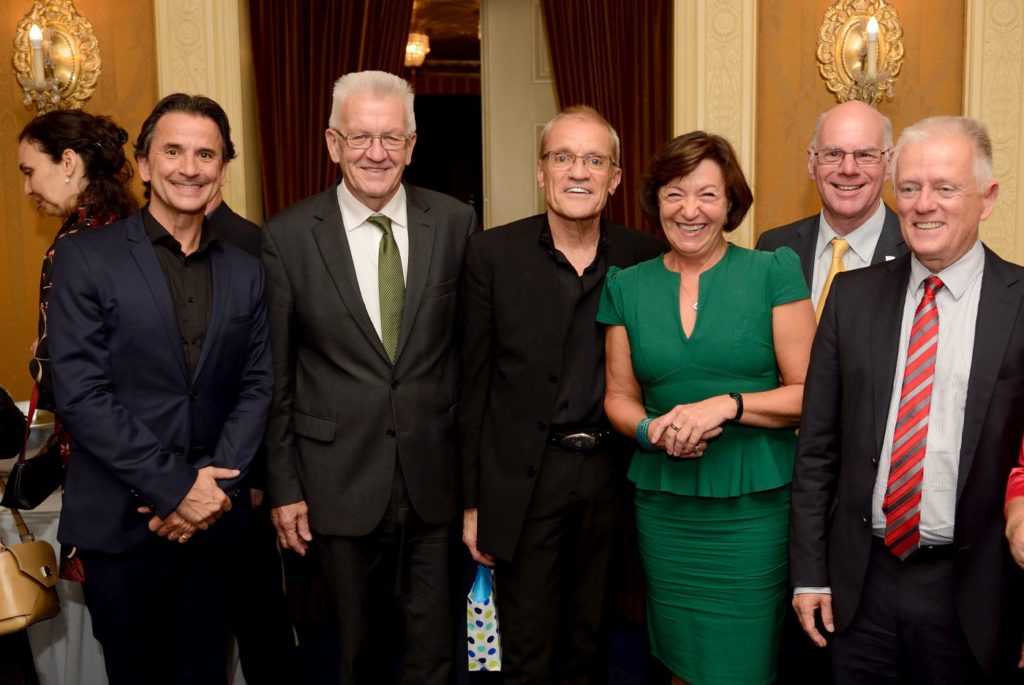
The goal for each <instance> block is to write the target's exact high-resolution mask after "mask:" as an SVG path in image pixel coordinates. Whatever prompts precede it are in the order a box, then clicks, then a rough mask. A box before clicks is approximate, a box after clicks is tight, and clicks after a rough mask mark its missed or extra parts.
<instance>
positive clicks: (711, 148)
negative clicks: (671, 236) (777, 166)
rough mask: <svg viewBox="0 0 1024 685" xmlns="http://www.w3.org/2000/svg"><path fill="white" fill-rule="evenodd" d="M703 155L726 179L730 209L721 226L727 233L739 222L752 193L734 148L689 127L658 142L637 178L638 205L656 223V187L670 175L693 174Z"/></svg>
mask: <svg viewBox="0 0 1024 685" xmlns="http://www.w3.org/2000/svg"><path fill="white" fill-rule="evenodd" d="M705 159H710V160H712V161H713V162H716V163H717V164H718V166H719V167H721V169H722V177H723V178H724V179H725V196H726V199H727V200H728V202H729V205H728V206H729V209H728V213H727V215H726V219H725V226H723V228H722V230H723V231H725V232H726V233H728V232H729V231H733V230H735V229H736V227H737V226H739V225H740V222H741V221H743V217H745V216H746V215H747V210H748V209H750V205H752V204H753V203H754V194H753V193H752V192H750V186H749V185H747V179H746V178H745V177H744V176H743V170H742V169H740V163H739V160H737V159H736V151H735V150H733V149H732V145H730V144H729V141H728V140H726V139H725V138H723V137H722V136H716V135H714V134H713V133H705V132H704V131H692V132H690V133H687V134H685V135H682V136H677V137H676V138H673V139H672V140H670V141H668V142H667V143H665V144H664V145H662V146H661V149H660V150H658V151H657V152H656V153H655V154H654V157H652V158H651V161H650V163H649V164H648V165H647V170H646V171H645V172H644V175H643V178H642V179H641V181H640V206H641V207H642V208H643V210H644V211H645V212H647V214H648V215H649V216H650V217H651V218H652V219H654V221H655V223H659V217H660V212H659V211H658V191H659V190H661V189H662V188H663V187H664V186H666V185H668V183H670V182H671V181H672V180H673V179H676V178H683V177H684V176H689V175H690V174H692V173H693V170H694V169H696V168H697V165H699V164H700V163H701V162H702V161H704V160H705Z"/></svg>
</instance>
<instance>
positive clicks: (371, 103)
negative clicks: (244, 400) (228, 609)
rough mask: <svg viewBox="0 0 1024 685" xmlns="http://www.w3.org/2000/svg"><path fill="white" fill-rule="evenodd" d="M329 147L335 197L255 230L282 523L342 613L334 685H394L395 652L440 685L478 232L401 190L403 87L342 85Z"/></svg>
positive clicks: (397, 81)
mask: <svg viewBox="0 0 1024 685" xmlns="http://www.w3.org/2000/svg"><path fill="white" fill-rule="evenodd" d="M325 136H326V139H327V148H328V150H329V152H330V155H331V159H332V160H334V162H336V163H337V164H338V165H339V167H340V168H341V172H342V176H343V179H342V181H341V182H340V183H338V184H337V185H335V186H333V187H331V188H329V189H328V190H326V191H324V192H323V193H320V194H318V195H314V196H312V197H310V198H307V199H305V200H303V201H301V202H299V203H297V204H295V205H293V206H291V207H289V208H288V209H286V210H284V211H282V212H281V213H279V214H278V215H276V216H274V217H273V218H272V219H270V220H269V221H268V222H267V224H266V226H265V227H264V229H263V258H264V262H265V264H266V265H267V274H268V279H269V302H270V322H271V340H272V346H273V350H274V379H275V389H274V407H273V410H272V414H271V419H270V426H269V428H268V433H267V447H268V454H267V457H268V465H269V473H270V481H269V486H270V496H271V504H272V506H273V507H274V508H273V510H272V517H273V519H274V522H275V524H276V525H277V529H278V537H279V540H280V542H281V545H282V546H283V547H286V548H288V549H291V550H294V551H295V552H297V553H299V554H304V553H305V550H306V548H307V546H308V545H309V543H310V542H311V541H312V540H313V539H314V536H315V538H316V541H317V544H318V546H319V549H320V551H321V553H322V556H323V559H324V571H325V575H326V578H327V584H328V587H329V589H330V590H331V592H332V594H333V598H334V600H335V602H336V605H337V615H338V619H339V625H340V635H341V670H342V673H341V675H342V682H345V683H354V684H357V685H358V684H360V683H373V684H374V685H376V684H378V683H386V682H388V681H390V680H391V676H390V674H391V671H392V670H393V668H392V664H393V663H394V658H393V656H392V648H393V647H394V645H395V642H396V641H398V640H396V637H400V636H401V637H403V638H404V639H403V640H401V641H403V642H404V653H403V659H402V681H403V682H407V683H416V684H417V685H431V684H433V683H446V682H448V681H449V679H450V678H451V675H452V661H453V658H454V649H453V647H454V646H453V644H452V636H453V635H454V627H453V624H452V615H451V614H452V612H451V606H450V605H451V601H450V598H451V593H450V591H449V576H450V569H449V566H450V564H449V537H450V535H451V534H452V523H453V522H454V521H455V520H456V517H457V514H458V499H457V492H458V471H459V467H458V458H457V451H456V445H455V426H454V424H455V407H456V397H457V391H458V388H457V377H458V368H457V356H456V345H455V341H454V329H455V316H456V311H457V309H458V308H457V300H458V293H457V287H456V286H457V283H458V277H459V271H460V269H461V266H462V260H463V254H464V251H465V246H466V241H467V240H468V239H469V236H470V235H471V234H473V233H474V232H475V231H477V230H478V224H477V220H476V214H475V213H474V212H473V209H472V208H471V207H470V206H469V205H466V204H463V203H461V202H459V201H457V200H455V199H453V198H451V197H448V196H447V195H442V194H440V193H435V192H433V191H430V190H425V189H422V188H417V187H414V186H412V185H408V184H403V183H402V174H403V172H404V170H405V167H406V165H408V164H409V162H410V161H411V160H412V151H413V147H414V146H415V144H416V120H415V117H414V114H413V94H412V89H411V88H410V87H409V85H408V83H406V82H405V81H404V80H402V79H401V78H399V77H397V76H394V75H392V74H386V73H384V72H379V71H369V72H357V73H351V74H347V75H345V76H343V77H341V78H340V79H338V81H337V83H335V87H334V105H333V108H332V111H331V117H330V125H329V128H328V129H327V130H326V132H325ZM396 604H397V608H398V609H399V612H398V613H400V614H401V618H404V626H403V627H402V628H398V629H396V628H393V627H392V626H394V625H395V617H394V616H393V614H394V613H395V612H393V611H392V610H391V609H392V608H393V607H395V605H396ZM399 625H400V624H399Z"/></svg>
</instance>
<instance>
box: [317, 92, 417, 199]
mask: <svg viewBox="0 0 1024 685" xmlns="http://www.w3.org/2000/svg"><path fill="white" fill-rule="evenodd" d="M340 114H341V116H340V121H341V125H340V133H342V134H344V135H346V136H355V135H361V134H362V135H371V136H382V135H394V136H406V135H409V133H408V124H407V122H406V117H405V103H404V102H403V101H402V98H400V97H384V98H377V97H374V96H373V95H371V94H369V93H355V94H353V95H351V96H349V97H348V99H346V100H345V102H344V103H343V104H342V106H341V111H340ZM324 135H325V136H326V138H327V150H328V151H329V152H330V155H331V159H332V160H333V161H334V162H335V163H336V164H338V165H339V166H340V167H341V175H342V176H343V177H344V179H345V186H346V187H347V188H348V189H349V192H351V193H352V195H353V196H354V197H355V198H356V199H357V200H359V201H360V202H362V203H363V204H364V205H366V206H367V207H368V208H370V209H372V210H374V211H379V210H380V209H381V208H383V207H384V205H386V204H387V203H388V202H389V201H390V200H391V198H392V197H394V196H395V193H396V192H398V188H399V187H400V186H401V185H402V174H403V173H404V172H405V167H406V166H408V165H409V163H410V162H412V150H413V148H414V147H415V146H416V134H415V133H413V134H411V135H409V142H408V143H407V144H406V146H405V147H404V148H402V149H399V150H385V149H384V147H383V146H382V145H381V140H380V138H379V137H374V138H373V140H372V142H371V143H370V147H368V148H366V149H365V150H355V149H353V148H351V147H349V145H348V144H347V143H346V142H345V141H344V139H342V137H341V136H340V135H339V132H338V131H335V130H333V129H327V131H326V132H325V134H324Z"/></svg>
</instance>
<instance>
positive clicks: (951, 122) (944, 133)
mask: <svg viewBox="0 0 1024 685" xmlns="http://www.w3.org/2000/svg"><path fill="white" fill-rule="evenodd" d="M956 136H959V137H961V138H964V139H965V140H967V141H968V142H970V144H971V147H972V148H973V149H974V181H975V182H976V183H977V184H978V189H979V190H983V189H984V187H985V186H986V185H988V184H989V182H990V181H991V180H992V139H991V138H989V136H988V130H987V129H986V128H985V125H984V124H982V123H981V122H980V121H978V120H976V119H971V118H970V117H959V116H937V117H928V118H927V119H922V120H921V121H919V122H917V123H916V124H912V125H910V126H908V127H907V128H905V129H903V133H901V134H900V140H899V142H898V143H896V149H895V150H894V151H893V155H892V182H893V185H895V183H896V169H897V167H898V166H899V161H900V152H901V151H902V150H903V147H904V146H905V145H907V144H909V143H923V142H926V141H929V140H935V139H936V138H952V137H956Z"/></svg>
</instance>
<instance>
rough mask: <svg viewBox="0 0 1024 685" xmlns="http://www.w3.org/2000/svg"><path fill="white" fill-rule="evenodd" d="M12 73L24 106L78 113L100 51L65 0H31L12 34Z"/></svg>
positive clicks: (93, 79) (88, 92) (87, 26)
mask: <svg viewBox="0 0 1024 685" xmlns="http://www.w3.org/2000/svg"><path fill="white" fill-rule="evenodd" d="M12 61H13V63H14V72H15V73H16V74H17V76H18V82H19V83H20V84H21V87H22V90H24V92H25V97H24V99H23V102H24V103H25V106H26V107H31V106H35V108H36V109H37V110H38V111H39V113H40V114H43V113H44V112H50V111H53V110H55V109H80V108H81V107H82V104H83V103H84V102H85V101H86V100H88V99H89V96H91V95H92V93H93V91H94V90H96V79H98V78H99V75H100V64H101V62H100V49H99V44H98V43H97V41H96V34H94V33H93V30H92V24H90V23H89V21H88V20H87V19H86V18H85V17H83V16H82V15H80V14H79V13H78V11H77V10H76V9H75V6H74V4H73V3H72V2H71V0H35V2H33V3H32V9H31V10H29V12H28V14H26V15H25V16H24V17H22V18H21V21H19V22H18V28H17V31H16V32H15V34H14V57H13V60H12Z"/></svg>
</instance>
